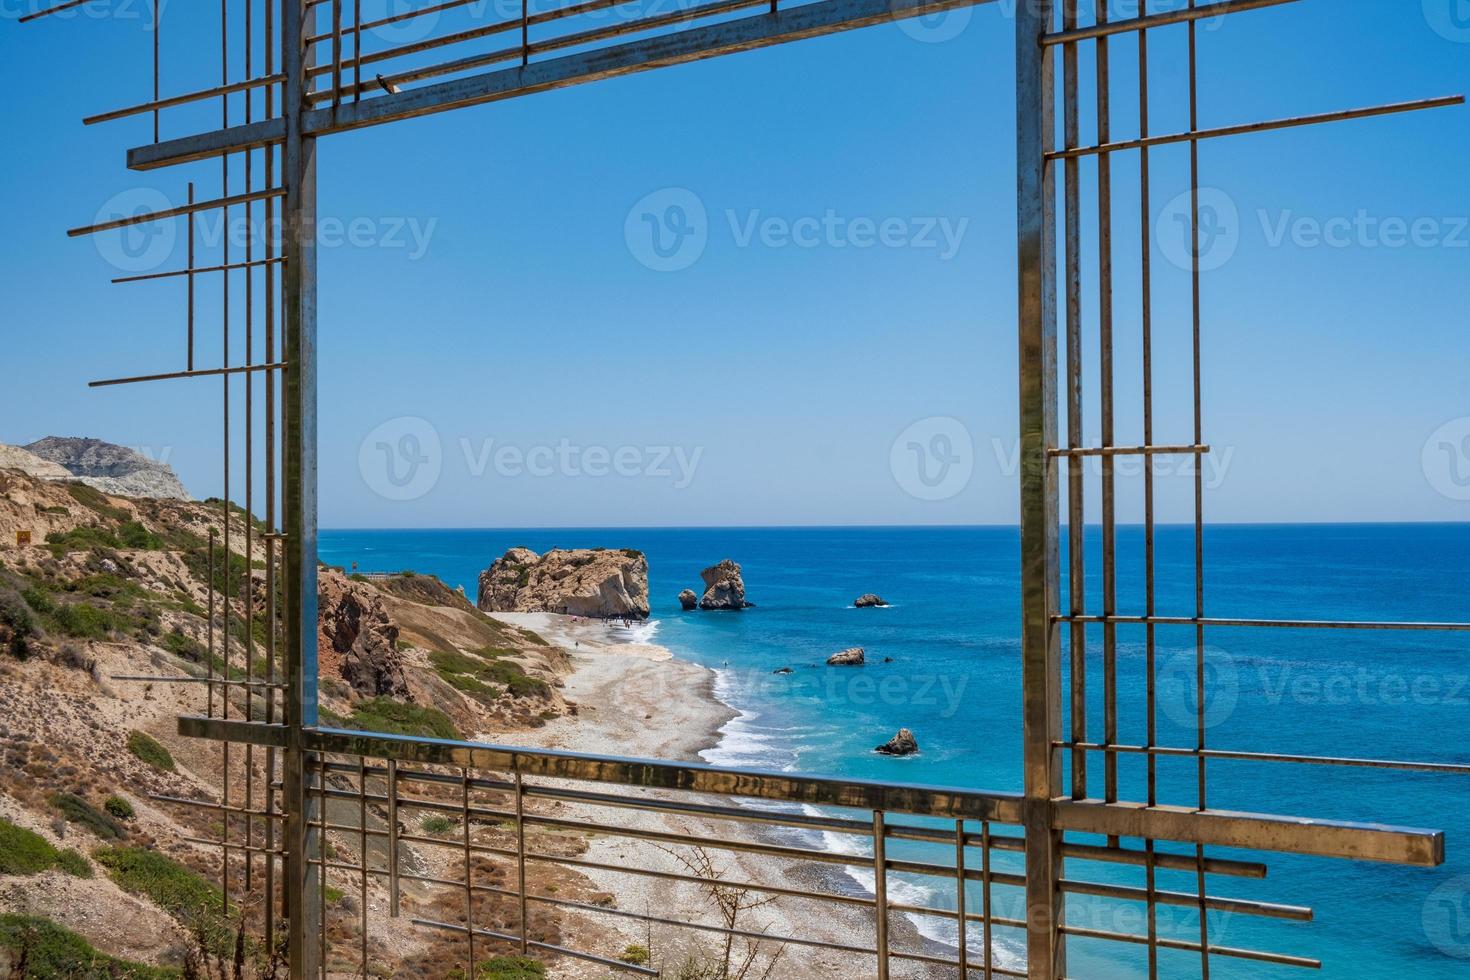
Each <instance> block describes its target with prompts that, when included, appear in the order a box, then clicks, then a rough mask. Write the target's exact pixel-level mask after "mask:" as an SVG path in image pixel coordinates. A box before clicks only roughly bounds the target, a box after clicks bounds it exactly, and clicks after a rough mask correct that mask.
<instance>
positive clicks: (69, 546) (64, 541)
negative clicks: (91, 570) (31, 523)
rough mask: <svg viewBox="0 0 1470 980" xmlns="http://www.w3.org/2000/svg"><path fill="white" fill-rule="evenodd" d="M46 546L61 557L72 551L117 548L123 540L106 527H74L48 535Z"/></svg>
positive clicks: (56, 555)
mask: <svg viewBox="0 0 1470 980" xmlns="http://www.w3.org/2000/svg"><path fill="white" fill-rule="evenodd" d="M46 547H47V548H49V549H50V550H51V554H52V556H53V557H56V558H60V557H61V556H62V555H65V554H67V553H68V552H72V551H102V550H116V549H118V548H121V547H122V542H121V541H119V540H118V538H117V535H115V534H113V533H112V532H111V531H109V530H107V529H106V528H100V527H74V528H72V529H71V530H70V531H52V532H51V533H50V534H48V535H46Z"/></svg>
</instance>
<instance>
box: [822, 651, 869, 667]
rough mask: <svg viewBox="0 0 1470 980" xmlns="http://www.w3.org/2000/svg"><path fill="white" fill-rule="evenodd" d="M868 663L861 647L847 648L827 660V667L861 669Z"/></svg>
mask: <svg viewBox="0 0 1470 980" xmlns="http://www.w3.org/2000/svg"><path fill="white" fill-rule="evenodd" d="M867 662H868V657H867V654H865V653H864V652H863V648H862V647H848V648H847V649H846V650H842V651H840V652H838V653H834V654H832V656H830V657H828V658H827V666H828V667H861V666H862V665H863V664H865V663H867Z"/></svg>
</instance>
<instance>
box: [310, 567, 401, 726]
mask: <svg viewBox="0 0 1470 980" xmlns="http://www.w3.org/2000/svg"><path fill="white" fill-rule="evenodd" d="M317 596H318V600H317V601H318V609H319V614H320V616H319V619H318V621H317V623H318V647H319V655H320V657H321V659H322V661H323V666H324V667H327V668H328V669H327V670H326V671H324V673H326V674H330V673H331V672H332V671H331V670H330V668H331V667H332V666H334V665H333V664H332V663H331V661H334V660H335V661H337V664H336V665H335V666H337V671H336V672H337V673H338V674H340V675H341V677H342V679H343V680H345V681H346V682H347V683H348V684H350V685H352V689H353V690H354V691H356V692H357V693H358V694H362V695H366V696H368V697H377V696H379V695H389V696H392V697H396V698H402V697H405V696H406V695H407V694H408V683H407V681H406V680H405V679H404V676H403V655H402V654H401V653H400V652H399V651H398V627H397V626H396V625H394V623H393V621H392V619H390V618H389V616H388V609H387V607H386V605H385V604H384V602H383V596H382V593H381V592H379V591H378V590H377V589H375V588H373V587H372V586H371V585H367V584H365V583H359V582H354V581H352V580H351V579H349V578H347V576H345V575H343V574H342V573H341V572H338V571H334V570H329V569H324V570H323V571H322V572H321V574H320V576H319V578H318V588H317Z"/></svg>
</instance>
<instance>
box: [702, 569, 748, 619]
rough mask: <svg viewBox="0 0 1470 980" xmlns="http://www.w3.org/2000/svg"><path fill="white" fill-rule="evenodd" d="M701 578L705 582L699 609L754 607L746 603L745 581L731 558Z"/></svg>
mask: <svg viewBox="0 0 1470 980" xmlns="http://www.w3.org/2000/svg"><path fill="white" fill-rule="evenodd" d="M699 577H700V578H701V579H703V580H704V596H703V597H702V598H701V599H700V600H699V608H701V609H745V608H746V607H748V606H750V605H752V603H749V602H746V601H745V580H744V579H743V578H741V577H740V566H739V565H737V564H736V563H735V562H733V561H731V560H730V559H729V558H726V559H724V560H723V561H721V562H720V563H719V564H718V565H711V566H710V567H709V568H706V569H705V570H704V571H702V572H700V573H699Z"/></svg>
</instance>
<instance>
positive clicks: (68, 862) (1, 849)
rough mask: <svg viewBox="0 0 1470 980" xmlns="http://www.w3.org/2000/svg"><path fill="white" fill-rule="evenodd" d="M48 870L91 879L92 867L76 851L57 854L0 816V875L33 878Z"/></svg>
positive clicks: (46, 842) (39, 839)
mask: <svg viewBox="0 0 1470 980" xmlns="http://www.w3.org/2000/svg"><path fill="white" fill-rule="evenodd" d="M51 868H60V869H61V870H62V871H65V872H66V873H67V874H71V875H76V876H77V877H78V878H90V877H92V866H91V865H90V864H88V863H87V859H86V858H84V857H82V856H81V855H80V854H78V853H77V852H76V851H70V850H68V851H59V850H57V849H56V848H55V847H52V846H51V842H50V841H48V840H46V838H44V837H42V836H41V835H40V834H37V833H34V832H32V831H29V830H26V829H25V828H24V827H17V826H16V825H15V824H13V823H11V822H10V821H9V820H6V819H5V818H4V817H0V874H6V875H33V874H40V873H41V872H42V871H46V870H49V869H51Z"/></svg>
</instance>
